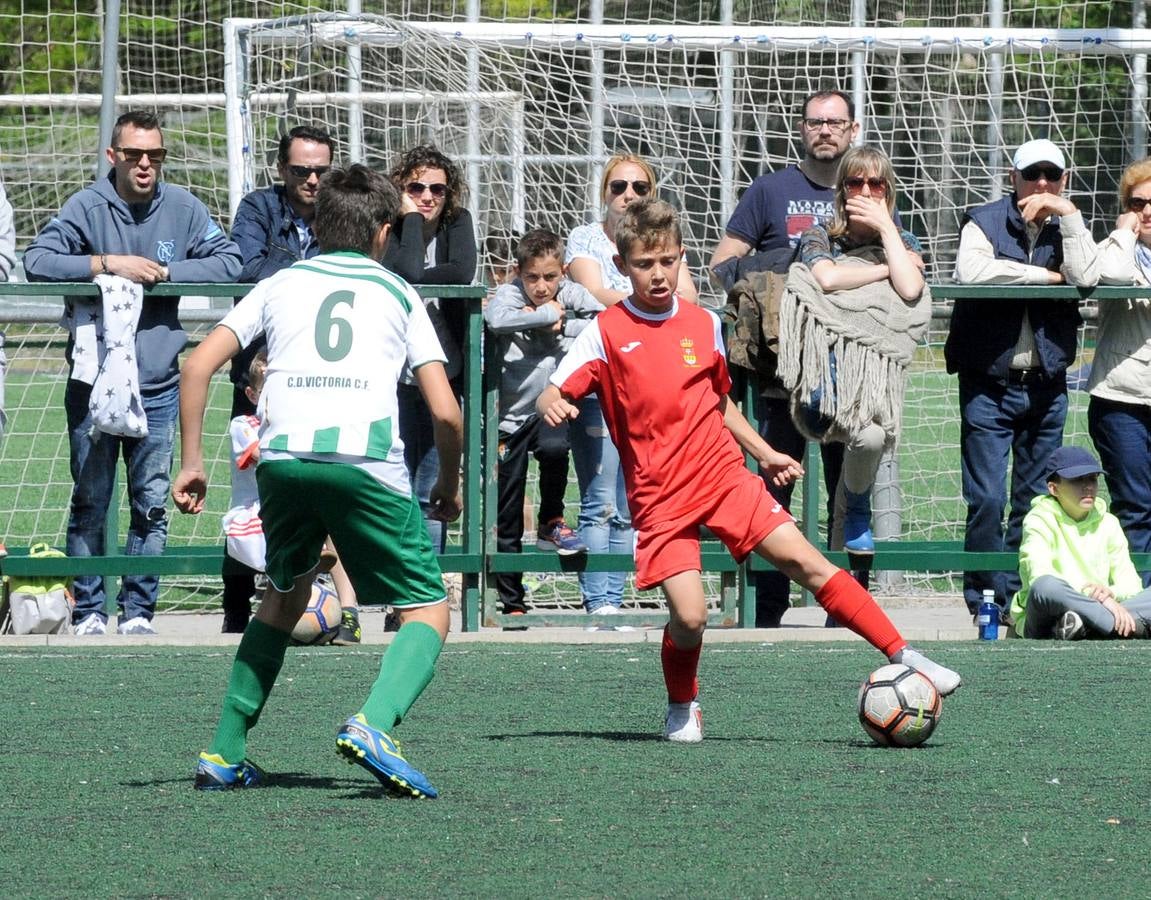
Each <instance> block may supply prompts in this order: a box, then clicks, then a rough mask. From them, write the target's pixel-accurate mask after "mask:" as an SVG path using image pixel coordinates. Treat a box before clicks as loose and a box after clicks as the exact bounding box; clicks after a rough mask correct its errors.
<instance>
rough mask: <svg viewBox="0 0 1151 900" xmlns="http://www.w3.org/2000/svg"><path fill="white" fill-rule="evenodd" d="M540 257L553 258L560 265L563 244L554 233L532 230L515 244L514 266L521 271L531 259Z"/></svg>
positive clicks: (541, 229)
mask: <svg viewBox="0 0 1151 900" xmlns="http://www.w3.org/2000/svg"><path fill="white" fill-rule="evenodd" d="M541 256H554V257H555V258H556V259H558V260H559V261H560V263H561V264H562V263H563V261H564V242H563V240H562V239H561V238H560V236H559V235H558V234H556V233H555V232H554V231H549V230H548V229H546V228H533V229H532V230H531V231H529V232H528V233H527V234H525V235H524V236H523V237H522V238H520V242H519V243H518V244H516V265H517V266H519V267H520V268H521V269H522V268H523V267H524V266H526V265H527V264H528V263H530V262H531V261H532V260H533V259H539V258H540V257H541Z"/></svg>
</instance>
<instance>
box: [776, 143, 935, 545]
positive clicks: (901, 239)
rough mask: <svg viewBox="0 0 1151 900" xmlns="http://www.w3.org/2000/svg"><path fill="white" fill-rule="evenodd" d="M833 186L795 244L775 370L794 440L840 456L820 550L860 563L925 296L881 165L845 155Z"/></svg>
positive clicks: (861, 151)
mask: <svg viewBox="0 0 1151 900" xmlns="http://www.w3.org/2000/svg"><path fill="white" fill-rule="evenodd" d="M836 181H837V185H836V190H835V213H834V215H833V217H832V219H831V221H830V222H829V223H827V224H826V225H824V224H818V225H813V226H812V227H811V228H809V229H807V231H805V232H804V233H803V236H802V237H801V238H800V242H799V252H800V261H801V263H802V265H801V266H795V267H793V269H792V271H791V274H790V275H789V276H788V280H787V291H786V292H785V294H784V297H783V303H782V305H783V309H782V310H781V313H780V364H779V368H780V374H781V376H783V377H784V380H785V381H786V382H787V383H788V385H791V386H793V387H795V388H796V391H795V394H794V399H793V407H792V409H793V415H799V416H800V417H801V421H800V423H799V424H800V425H801V430H802V431H803V432H804V433H805V434H807V435H810V436H811V437H814V438H817V439H819V440H820V441H824V440H837V441H840V442H842V443H843V445H844V446H845V447H846V452H845V453H844V458H843V471H842V477H841V478H840V479H839V485H838V488H837V490H836V495H835V498H836V514H835V524H836V528H835V529H834V530H833V535H832V538H831V541H830V543H831V546H832V548H833V549H839V548H840V547H843V548H845V549H847V550H848V552H850V553H853V554H860V555H869V554H872V553H874V552H875V544H874V541H873V539H872V535H871V489H872V486H873V485H874V484H875V476H876V473H877V472H878V471H879V463H880V460H881V458H882V456H883V451H884V450H887V449H891V448H893V447H894V446H895V445H896V441H897V438H898V435H899V430H900V425H901V422H902V416H903V396H904V390H905V387H906V378H907V376H906V371H907V366H908V365H909V364H910V362H911V358H912V355H913V354H914V352H915V348H916V346H917V345H918V343H919V341H920V340H921V339H922V337H923V335H924V334H925V333H926V331H927V326H928V325H929V324H930V322H931V295H930V293H927V292H925V287H926V284H925V282H924V280H923V259H922V256H921V252H922V248H921V246H920V243H919V241H918V239H916V237H915V236H914V235H912V234H911V233H910V232H908V231H906V230H904V229H901V228H900V227H899V226H898V225H896V224H895V197H896V184H895V172H894V170H893V169H892V166H891V161H890V160H889V159H888V158H887V156H886V155H884V153H883V152H882V151H880V150H877V149H875V148H873V147H866V146H864V147H852V148H851V149H850V150H848V151H847V153H845V154H844V156H843V159H842V160H841V161H840V164H839V175H838V176H837V179H836ZM785 338H786V339H785ZM831 346H834V347H836V348H838V349H837V350H829V349H827V348H828V347H831ZM827 401H830V402H827Z"/></svg>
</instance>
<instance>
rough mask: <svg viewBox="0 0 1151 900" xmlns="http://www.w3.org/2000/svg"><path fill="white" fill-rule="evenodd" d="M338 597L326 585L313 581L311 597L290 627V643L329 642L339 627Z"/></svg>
mask: <svg viewBox="0 0 1151 900" xmlns="http://www.w3.org/2000/svg"><path fill="white" fill-rule="evenodd" d="M340 612H341V610H340V598H339V597H337V596H336V592H335V591H333V590H332V589H331V588H329V587H328V586H327V585H324V584H321V583H320V582H318V581H317V582H315V583H314V584H313V585H312V599H311V600H309V601H308V606H307V608H306V609H305V610H304V612H303V614H302V615H301V616H300V619H299V621H298V622H296V627H295V628H293V629H292V643H293V644H300V645H307V646H311V645H314V644H327V643H330V642H331V640H332V638H334V637H335V636H336V632H337V631H338V630H339V628H340Z"/></svg>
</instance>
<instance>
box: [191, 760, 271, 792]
mask: <svg viewBox="0 0 1151 900" xmlns="http://www.w3.org/2000/svg"><path fill="white" fill-rule="evenodd" d="M263 780H264V773H263V772H262V771H261V770H260V768H259V767H258V766H257V765H255V763H250V762H248V761H247V760H244V761H243V762H242V763H240V764H239V765H235V766H233V765H230V764H229V763H227V762H225V761H224V758H223V757H222V756H220V755H218V754H216V753H208V752H206V751H205V752H202V753H201V754H200V759H199V761H198V762H197V763H196V784H195V787H196V790H198V791H231V790H236V789H238V788H250V787H259V785H260V783H261V782H262V781H263Z"/></svg>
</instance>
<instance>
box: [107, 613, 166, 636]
mask: <svg viewBox="0 0 1151 900" xmlns="http://www.w3.org/2000/svg"><path fill="white" fill-rule="evenodd" d="M116 633H117V634H155V633H156V628H155V626H154V625H152V623H151V621H149V620H148V619H145V618H144V617H143V616H136V617H135V618H132V619H129V620H128V621H127V622H121V623H120V625H119V626H118V627H117V628H116Z"/></svg>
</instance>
